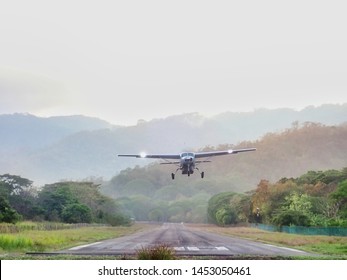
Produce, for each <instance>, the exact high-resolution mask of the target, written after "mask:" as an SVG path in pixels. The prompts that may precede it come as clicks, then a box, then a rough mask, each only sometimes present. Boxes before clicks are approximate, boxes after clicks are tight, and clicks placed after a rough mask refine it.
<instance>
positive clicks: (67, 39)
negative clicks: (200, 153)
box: [0, 0, 347, 124]
mask: <svg viewBox="0 0 347 280" xmlns="http://www.w3.org/2000/svg"><path fill="white" fill-rule="evenodd" d="M52 3H53V4H52ZM346 12H347V3H346V1H305V0H300V1H278V0H275V1H259V0H257V1H239V0H238V1H232V0H229V1H218V0H213V1H201V0H199V1H189V0H184V1H177V0H175V1H163V0H158V1H148V0H147V1H144V0H141V1H131V0H124V1H116V0H110V1H103V0H99V1H73V0H69V1H62V0H60V1H45V0H42V1H35V0H31V1H16V0H11V1H10V0H9V1H6V0H4V1H1V2H0V96H1V100H0V114H3V113H13V112H29V113H33V114H37V115H41V116H51V115H66V114H85V115H90V116H96V117H100V118H103V119H106V120H108V121H110V122H112V123H114V124H135V123H136V122H137V120H138V119H145V120H150V119H153V118H161V117H165V116H168V115H172V114H181V113H188V112H199V113H201V114H203V115H207V116H210V115H214V114H217V113H220V112H223V111H245V110H246V111H250V110H253V109H256V108H261V107H265V108H275V107H290V108H296V109H301V108H303V107H305V106H308V105H320V104H323V103H345V102H347V35H346V34H347V17H346Z"/></svg>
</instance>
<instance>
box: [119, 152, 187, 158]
mask: <svg viewBox="0 0 347 280" xmlns="http://www.w3.org/2000/svg"><path fill="white" fill-rule="evenodd" d="M118 156H119V157H135V158H159V159H180V158H181V157H180V155H179V154H171V155H170V154H161V155H160V154H159V155H147V154H145V153H141V154H138V155H118Z"/></svg>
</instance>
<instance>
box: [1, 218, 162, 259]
mask: <svg viewBox="0 0 347 280" xmlns="http://www.w3.org/2000/svg"><path fill="white" fill-rule="evenodd" d="M38 225H39V223H38ZM156 226H158V225H151V224H141V223H139V224H134V225H132V226H129V227H108V226H101V227H100V226H96V227H89V226H88V227H79V228H69V229H56V230H55V229H53V230H42V229H37V227H35V228H34V229H32V228H30V229H23V230H19V231H18V232H13V233H11V232H9V233H1V234H0V259H6V258H11V256H17V257H18V256H19V257H20V256H21V255H22V256H23V255H24V254H25V253H27V252H36V253H39V252H54V251H57V250H63V249H66V248H71V247H74V246H80V245H83V244H88V243H93V242H97V241H100V240H105V239H111V238H117V237H121V236H124V235H129V234H133V233H135V232H138V231H141V230H146V229H149V228H151V227H156Z"/></svg>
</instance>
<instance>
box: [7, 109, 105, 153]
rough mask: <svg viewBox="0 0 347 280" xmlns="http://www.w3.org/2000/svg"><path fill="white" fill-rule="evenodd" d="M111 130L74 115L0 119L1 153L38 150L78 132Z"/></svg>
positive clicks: (19, 115)
mask: <svg viewBox="0 0 347 280" xmlns="http://www.w3.org/2000/svg"><path fill="white" fill-rule="evenodd" d="M110 127H112V126H111V124H109V123H107V122H106V121H103V120H100V119H97V118H91V117H85V116H77V115H76V116H66V117H65V116H64V117H50V118H40V117H36V116H34V115H30V114H12V115H0V131H1V139H0V144H1V145H0V152H2V153H11V152H13V151H27V150H36V149H41V148H42V147H45V146H48V145H52V144H54V143H56V142H57V141H59V140H61V139H63V138H64V137H66V136H68V135H71V134H74V133H77V132H79V131H85V130H97V129H105V128H110Z"/></svg>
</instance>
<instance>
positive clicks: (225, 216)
mask: <svg viewBox="0 0 347 280" xmlns="http://www.w3.org/2000/svg"><path fill="white" fill-rule="evenodd" d="M207 212H208V219H209V222H211V223H214V224H217V225H220V226H226V225H230V224H237V223H265V224H272V225H276V226H306V227H347V168H344V169H343V170H341V171H338V170H327V171H324V172H323V171H309V172H307V173H306V174H304V175H302V176H300V177H298V178H282V179H281V180H279V181H278V182H276V183H270V182H269V181H267V180H261V181H260V182H259V184H258V186H257V188H256V189H255V190H253V191H250V192H248V193H246V194H237V193H233V192H225V193H219V194H217V195H215V196H213V197H212V198H211V199H210V200H209V202H208V211H207Z"/></svg>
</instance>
